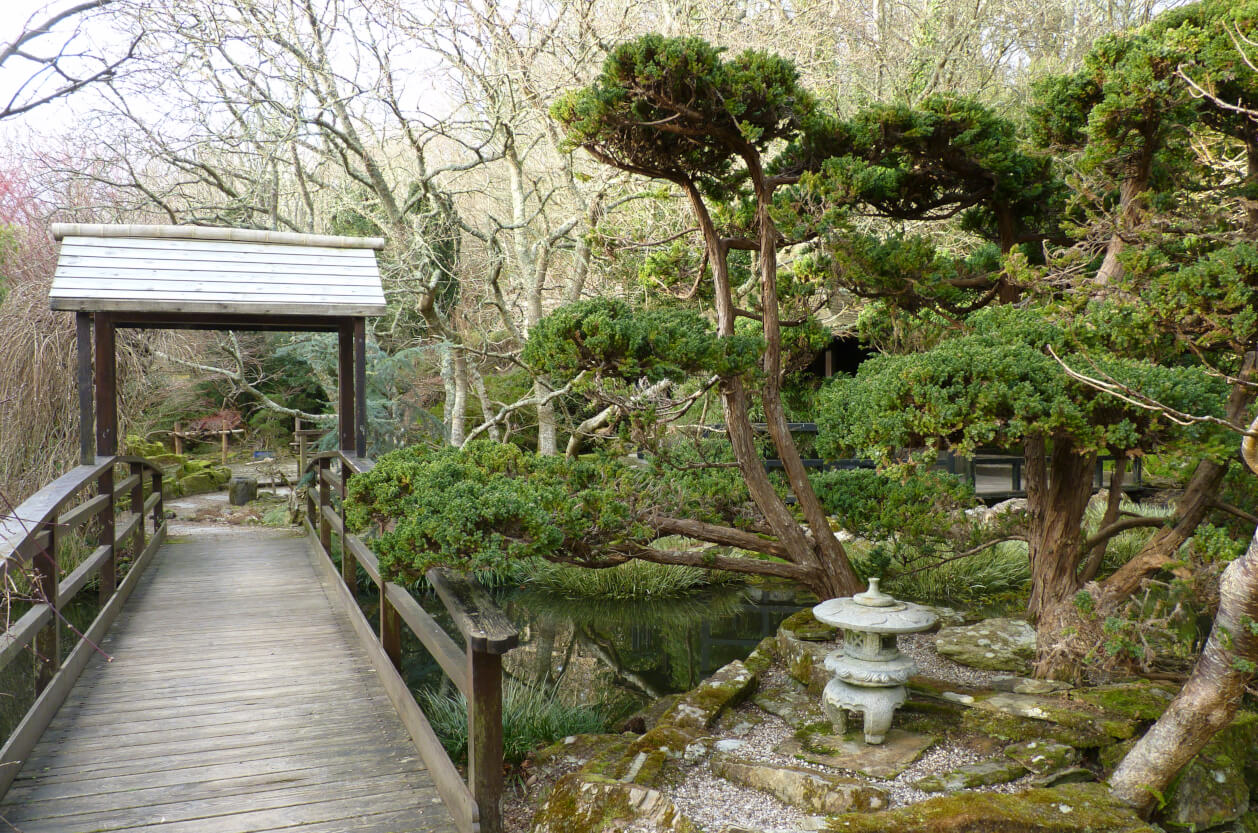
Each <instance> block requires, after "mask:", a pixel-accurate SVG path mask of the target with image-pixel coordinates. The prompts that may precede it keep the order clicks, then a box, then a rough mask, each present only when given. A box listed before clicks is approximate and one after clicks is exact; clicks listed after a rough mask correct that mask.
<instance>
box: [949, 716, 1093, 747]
mask: <svg viewBox="0 0 1258 833" xmlns="http://www.w3.org/2000/svg"><path fill="white" fill-rule="evenodd" d="M961 728H962V730H964V731H969V732H974V733H976V734H980V735H986V736H987V737H992V738H996V739H998V740H1003V741H1007V742H1009V743H1021V742H1022V741H1028V740H1051V741H1056V742H1057V743H1063V744H1065V745H1066V746H1073V747H1075V748H1076V749H1097V748H1100V747H1105V746H1110V745H1112V744H1113V743H1115V742H1116V740H1117V739H1116V738H1114V737H1112V736H1111V735H1109V734H1106V733H1105V732H1102V731H1098V730H1097V729H1094V728H1090V727H1086V726H1081V727H1071V726H1062V725H1061V724H1058V723H1050V722H1048V721H1046V720H1032V719H1029V718H1024V717H1018V716H1016V715H1012V714H1005V713H1004V712H997V711H984V710H982V709H967V710H966V712H965V714H963V715H961Z"/></svg>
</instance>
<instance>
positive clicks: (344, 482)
mask: <svg viewBox="0 0 1258 833" xmlns="http://www.w3.org/2000/svg"><path fill="white" fill-rule="evenodd" d="M351 476H353V472H352V471H351V470H350V466H349V464H348V463H346V462H345V458H344V457H342V458H341V580H342V581H344V582H345V586H346V587H348V588H349V592H350V594H351V595H353V596H354V598H358V562H357V561H355V560H354V554H353V553H352V552H350V551H349V547H347V546H345V540H344V538H345V535H346V534H347V533H346V532H345V530H346V526H345V496H346V495H348V494H349V479H350V477H351ZM383 590H384V588H383V587H381V591H382V592H381V593H380V610H381V615H383V612H384V592H383ZM383 635H384V634H383V633H381V637H383Z"/></svg>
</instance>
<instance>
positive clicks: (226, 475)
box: [209, 466, 232, 486]
mask: <svg viewBox="0 0 1258 833" xmlns="http://www.w3.org/2000/svg"><path fill="white" fill-rule="evenodd" d="M209 472H210V476H211V477H213V478H214V482H215V483H216V484H218V485H219V486H226V485H227V483H228V482H229V481H230V480H231V479H232V470H231V469H229V468H228V467H227V466H211V467H210V469H209Z"/></svg>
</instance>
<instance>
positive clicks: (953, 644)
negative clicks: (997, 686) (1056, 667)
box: [935, 619, 1035, 674]
mask: <svg viewBox="0 0 1258 833" xmlns="http://www.w3.org/2000/svg"><path fill="white" fill-rule="evenodd" d="M935 650H936V651H938V652H939V653H940V654H941V655H942V656H945V657H948V658H949V659H951V660H953V661H955V662H959V663H961V664H962V665H968V666H970V667H971V668H983V669H986V670H989V671H1012V672H1014V673H1015V674H1029V673H1030V671H1031V661H1032V660H1034V659H1035V629H1034V628H1032V627H1031V626H1030V625H1029V624H1027V623H1026V622H1024V621H1022V620H1021V619H985V620H983V621H982V622H979V623H978V624H977V625H963V626H961V627H952V628H943V629H942V630H940V631H939V635H938V636H936V637H935Z"/></svg>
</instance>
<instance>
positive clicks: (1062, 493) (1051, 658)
mask: <svg viewBox="0 0 1258 833" xmlns="http://www.w3.org/2000/svg"><path fill="white" fill-rule="evenodd" d="M1025 459H1026V463H1025V467H1026V482H1027V515H1028V525H1029V527H1030V528H1029V530H1028V532H1029V535H1028V544H1029V550H1030V551H1029V558H1030V560H1031V600H1030V604H1029V608H1028V612H1029V613H1030V616H1031V618H1032V620H1034V621H1035V625H1036V627H1035V674H1036V676H1038V677H1042V678H1044V677H1047V678H1052V679H1061V678H1070V677H1073V676H1074V675H1075V673H1076V672H1075V665H1076V663H1075V661H1074V660H1075V657H1074V655H1073V652H1072V651H1071V650H1070V625H1071V624H1072V623H1073V621H1074V619H1075V617H1074V616H1073V615H1072V613H1073V611H1074V596H1075V593H1077V592H1078V591H1079V588H1080V586H1081V584H1080V580H1079V564H1080V562H1081V561H1082V559H1083V554H1084V551H1083V541H1082V537H1081V533H1080V528H1081V526H1082V524H1083V513H1084V512H1085V511H1086V510H1087V508H1088V501H1089V500H1090V499H1091V498H1092V471H1093V469H1094V468H1095V466H1096V454H1095V453H1094V452H1092V453H1081V452H1080V451H1079V450H1078V449H1077V448H1076V447H1075V446H1074V444H1073V443H1072V442H1071V441H1070V439H1069V437H1066V436H1064V435H1057V436H1054V437H1053V438H1052V445H1051V448H1050V447H1049V441H1048V440H1047V439H1046V438H1045V437H1043V436H1036V437H1031V438H1029V439H1028V440H1027V441H1026V447H1025ZM1050 474H1051V476H1050Z"/></svg>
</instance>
